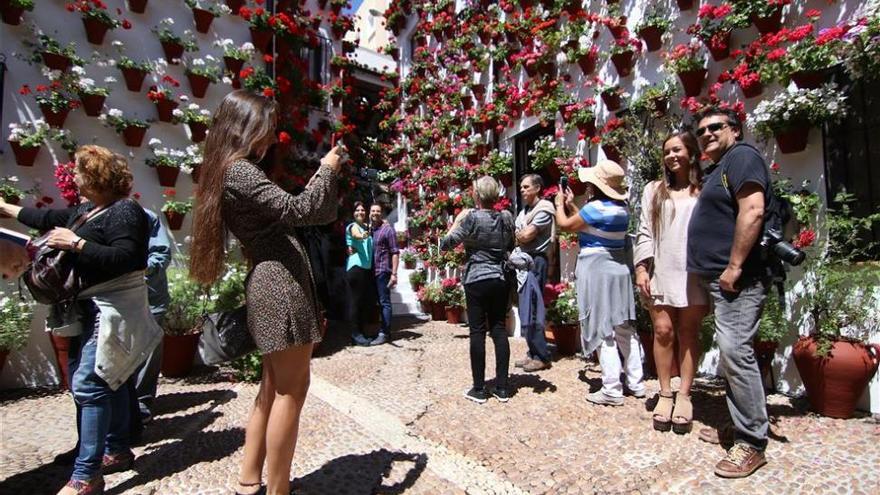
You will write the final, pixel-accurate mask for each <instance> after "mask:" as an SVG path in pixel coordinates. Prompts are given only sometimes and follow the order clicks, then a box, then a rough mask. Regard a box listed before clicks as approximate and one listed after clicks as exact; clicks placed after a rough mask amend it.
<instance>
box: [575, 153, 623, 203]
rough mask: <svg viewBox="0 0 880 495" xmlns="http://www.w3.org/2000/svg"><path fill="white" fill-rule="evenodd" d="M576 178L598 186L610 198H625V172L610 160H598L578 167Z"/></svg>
mask: <svg viewBox="0 0 880 495" xmlns="http://www.w3.org/2000/svg"><path fill="white" fill-rule="evenodd" d="M578 179H580V181H581V182H588V183H590V184H593V185H594V186H596V187H598V188H599V190H600V191H602V192H603V193H605V194H606V195H607V196H608V197H609V198H611V199H619V200H626V199H627V195H626V184H625V183H624V182H625V181H626V172H624V171H623V168H622V167H621V166H620V165H618V164H617V162H613V161H611V160H599V162H598V163H596V165H594V166H592V167H582V168H579V169H578Z"/></svg>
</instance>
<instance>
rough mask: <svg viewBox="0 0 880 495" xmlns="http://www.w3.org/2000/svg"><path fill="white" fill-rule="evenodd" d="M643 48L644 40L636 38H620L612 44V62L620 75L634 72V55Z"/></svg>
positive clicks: (625, 75)
mask: <svg viewBox="0 0 880 495" xmlns="http://www.w3.org/2000/svg"><path fill="white" fill-rule="evenodd" d="M641 49H642V42H641V41H640V40H638V39H636V38H628V39H618V40H615V42H614V45H612V46H611V62H612V63H614V68H615V69H616V70H617V74H618V75H619V76H620V77H627V76H629V75H630V74H631V73H632V68H633V56H634V55H635V53H636V52H637V51H640V50H641Z"/></svg>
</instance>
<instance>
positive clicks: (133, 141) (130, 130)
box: [122, 125, 147, 148]
mask: <svg viewBox="0 0 880 495" xmlns="http://www.w3.org/2000/svg"><path fill="white" fill-rule="evenodd" d="M146 135H147V128H146V127H139V126H135V125H132V126H128V127H126V128H125V129H123V130H122V139H123V140H124V141H125V145H126V146H131V147H132V148H139V147H140V146H141V143H143V142H144V136H146Z"/></svg>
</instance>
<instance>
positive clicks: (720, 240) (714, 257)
mask: <svg viewBox="0 0 880 495" xmlns="http://www.w3.org/2000/svg"><path fill="white" fill-rule="evenodd" d="M707 172H708V174H707V175H705V176H704V178H703V190H702V191H701V192H700V197H699V199H697V204H696V206H695V207H694V212H693V215H692V216H691V221H690V224H689V225H688V245H687V271H688V272H692V273H697V274H701V275H720V274H721V272H723V271H724V269H725V268H727V263H728V262H729V261H730V249H731V248H732V247H733V236H734V232H735V231H736V215H737V213H738V208H737V204H736V194H737V193H738V192H739V190H740V189H741V188H742V187H743V186H744V185H745V184H746V183H749V182H754V183H755V184H757V185H759V186H761V187H762V188H763V189H764V204H765V205H767V204H768V202H769V194H768V192H769V191H770V174H769V171H768V169H767V164H766V163H764V159H763V158H761V155H760V153H758V150H756V149H755V148H753V147H752V146H749V145H747V144H743V143H738V144H736V145H734V146H733V147H731V148H730V149H729V150H727V153H725V154H724V155H723V156H722V157H721V160H720V161H719V162H718V163H717V164H715V165H714V166H713V167H710V169H709V170H707ZM723 173H726V174H727V184H726V185H725V184H724V183H723V181H722V174H723ZM759 240H760V239H759ZM760 249H761V247H760V243H759V242H758V241H756V242H755V245H754V246H753V247H752V250H751V251H750V252H749V255H748V257H747V258H746V260H745V262H744V263H743V267H742V268H743V275H760V274H761V273H762V271H763V270H764V263H763V262H762V261H761V253H760Z"/></svg>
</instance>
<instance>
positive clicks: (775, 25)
mask: <svg viewBox="0 0 880 495" xmlns="http://www.w3.org/2000/svg"><path fill="white" fill-rule="evenodd" d="M752 23H753V24H754V25H755V27H756V28H758V32H759V33H761V34H770V33H775V32H777V31H779V30H780V29H781V28H782V7H781V6H780V7H777V8H776V10H774V11H773V13H772V14H770V15H769V16H767V17H756V16H752Z"/></svg>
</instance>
